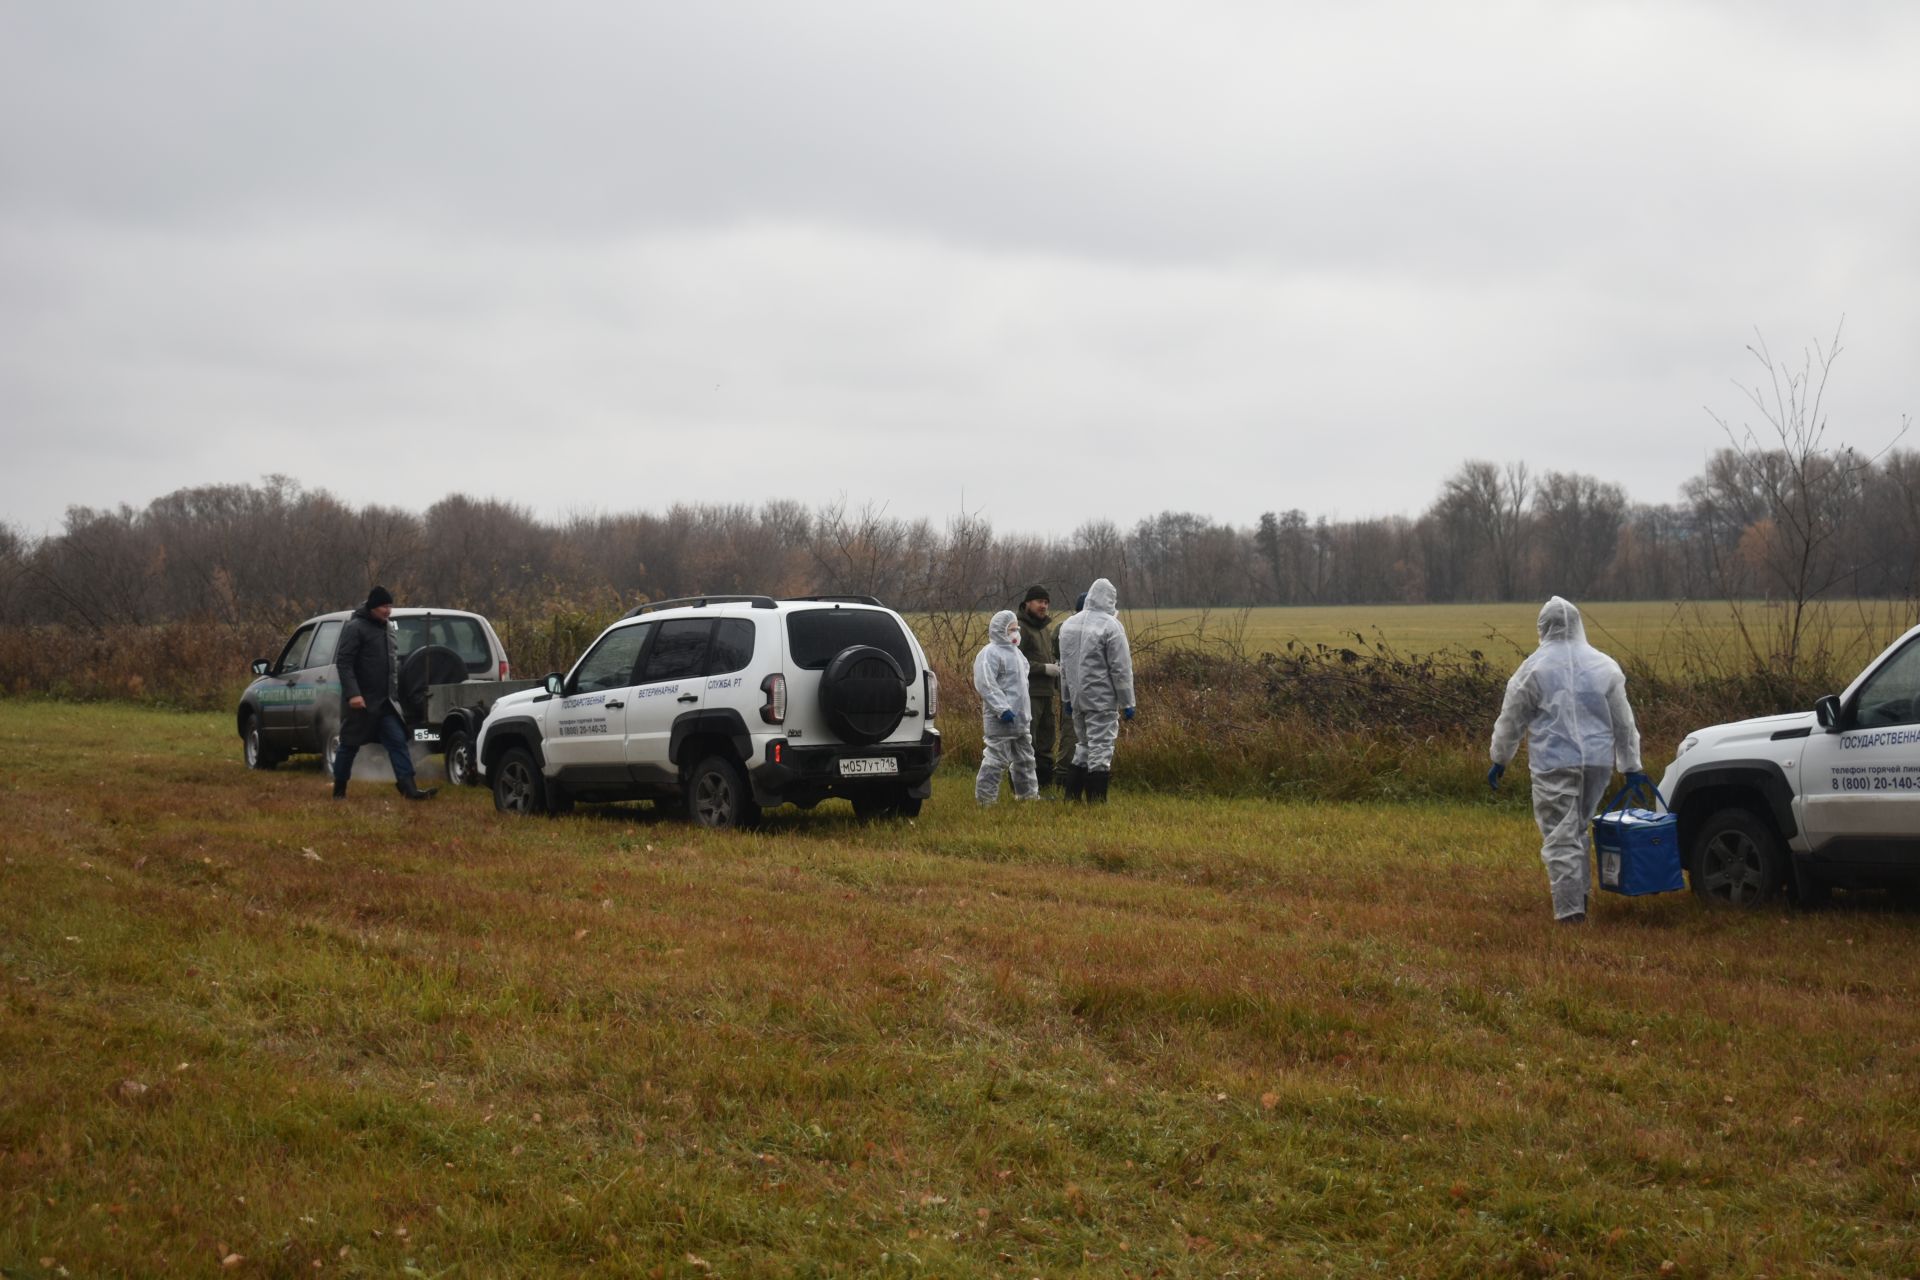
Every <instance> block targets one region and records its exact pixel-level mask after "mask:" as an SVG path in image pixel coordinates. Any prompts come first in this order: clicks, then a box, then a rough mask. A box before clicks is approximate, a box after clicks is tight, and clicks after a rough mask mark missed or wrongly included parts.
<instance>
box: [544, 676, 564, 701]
mask: <svg viewBox="0 0 1920 1280" xmlns="http://www.w3.org/2000/svg"><path fill="white" fill-rule="evenodd" d="M566 684H567V678H566V677H565V676H563V675H561V674H560V673H559V672H558V671H549V672H547V692H548V693H551V694H554V695H556V696H557V695H558V694H559V692H560V691H561V690H562V689H564V688H565V687H566Z"/></svg>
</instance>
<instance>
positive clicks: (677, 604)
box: [620, 596, 780, 618]
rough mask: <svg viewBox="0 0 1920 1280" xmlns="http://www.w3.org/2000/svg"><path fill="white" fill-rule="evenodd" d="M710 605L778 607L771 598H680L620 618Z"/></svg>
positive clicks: (649, 604) (638, 608)
mask: <svg viewBox="0 0 1920 1280" xmlns="http://www.w3.org/2000/svg"><path fill="white" fill-rule="evenodd" d="M710 604H750V605H752V606H753V607H754V608H756V609H778V608H779V607H780V606H779V604H778V603H776V602H775V601H774V598H773V597H772V596H681V597H679V598H678V599H675V600H649V601H647V602H646V603H645V604H637V605H635V606H633V608H631V609H629V610H627V611H626V612H625V613H623V614H621V615H620V616H621V617H622V618H637V617H639V616H640V615H641V614H643V613H652V612H654V611H655V610H657V609H680V608H690V609H704V608H706V607H707V606H708V605H710Z"/></svg>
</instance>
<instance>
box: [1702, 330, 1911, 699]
mask: <svg viewBox="0 0 1920 1280" xmlns="http://www.w3.org/2000/svg"><path fill="white" fill-rule="evenodd" d="M1842 328H1844V321H1843V322H1842V325H1841V326H1839V327H1836V328H1835V329H1834V334H1833V340H1832V341H1831V342H1830V343H1828V344H1827V346H1826V347H1825V348H1822V347H1821V346H1820V344H1819V343H1818V342H1815V343H1814V344H1813V345H1812V346H1811V347H1809V348H1807V349H1806V350H1805V351H1804V352H1803V353H1802V359H1801V362H1800V366H1799V368H1797V369H1795V368H1791V367H1788V366H1786V365H1784V364H1783V363H1781V362H1779V361H1776V360H1775V359H1774V357H1773V353H1772V352H1771V351H1770V350H1768V348H1767V344H1766V340H1765V338H1763V337H1760V336H1759V335H1758V334H1757V333H1756V335H1755V342H1754V344H1752V345H1750V346H1748V348H1747V350H1748V352H1749V353H1751V354H1752V356H1753V358H1754V360H1755V361H1757V362H1758V363H1759V365H1760V370H1761V373H1760V377H1759V378H1757V379H1756V380H1755V382H1754V384H1753V385H1752V386H1744V385H1742V384H1738V383H1736V384H1735V385H1737V386H1740V387H1741V390H1742V391H1743V392H1744V393H1745V395H1746V398H1747V400H1748V401H1749V402H1750V403H1751V404H1752V406H1753V408H1754V410H1755V411H1756V412H1758V414H1759V415H1760V420H1761V425H1760V426H1757V427H1756V426H1754V425H1752V424H1749V423H1747V422H1745V421H1743V422H1741V424H1740V425H1739V427H1738V428H1737V429H1736V427H1735V426H1734V425H1733V423H1732V422H1731V421H1730V420H1729V419H1727V418H1725V417H1723V416H1721V415H1720V414H1717V413H1715V412H1714V411H1713V410H1712V409H1711V408H1709V409H1708V410H1707V413H1708V415H1709V416H1710V417H1712V419H1713V420H1714V422H1715V423H1716V424H1718V426H1719V427H1720V429H1721V431H1722V432H1724V433H1725V435H1726V437H1727V441H1728V444H1729V446H1730V447H1729V448H1728V449H1726V450H1724V451H1722V453H1721V454H1720V455H1719V456H1718V457H1717V458H1716V459H1715V462H1714V465H1713V466H1712V467H1710V469H1709V481H1708V484H1707V485H1706V486H1705V488H1704V489H1703V490H1701V492H1702V493H1704V494H1705V495H1706V496H1708V497H1709V498H1711V499H1714V500H1717V501H1718V504H1719V505H1718V506H1717V507H1716V508H1715V513H1716V515H1718V516H1719V517H1720V518H1721V520H1722V523H1723V524H1724V523H1725V522H1726V517H1727V516H1736V517H1737V518H1739V519H1740V520H1742V521H1743V523H1744V528H1743V530H1742V532H1741V535H1740V541H1739V543H1738V556H1737V559H1733V560H1730V559H1722V560H1721V561H1720V562H1719V568H1720V572H1721V584H1722V586H1723V588H1724V591H1725V594H1726V595H1727V596H1728V598H1729V599H1732V600H1733V601H1734V617H1735V623H1736V626H1737V629H1738V631H1739V634H1740V636H1741V639H1742V642H1743V643H1744V644H1745V646H1746V648H1747V652H1748V655H1749V657H1751V658H1752V659H1753V661H1754V663H1755V665H1756V667H1757V668H1759V669H1762V670H1769V671H1773V672H1776V673H1777V674H1779V675H1780V676H1782V677H1784V678H1788V679H1790V678H1791V677H1792V676H1793V675H1794V674H1795V672H1796V671H1797V670H1798V669H1799V668H1800V665H1801V662H1802V659H1803V657H1805V656H1806V650H1807V646H1808V642H1809V638H1810V627H1811V626H1812V624H1813V623H1814V621H1815V618H1814V615H1813V605H1814V602H1815V601H1817V600H1818V599H1820V597H1821V596H1823V595H1825V594H1826V593H1827V592H1828V591H1829V590H1830V589H1832V588H1833V587H1834V586H1835V585H1837V584H1838V583H1840V582H1842V581H1843V580H1845V579H1846V578H1847V576H1848V573H1849V570H1850V568H1851V566H1849V565H1847V564H1846V563H1845V562H1844V561H1843V560H1842V559H1841V558H1840V557H1837V556H1836V555H1835V554H1834V547H1835V541H1836V538H1837V536H1838V534H1839V533H1840V530H1841V528H1842V527H1843V525H1844V524H1845V522H1846V521H1847V520H1849V519H1850V518H1851V517H1852V516H1853V515H1854V514H1855V513H1856V512H1857V511H1858V510H1859V508H1860V496H1861V493H1862V490H1863V488H1864V485H1865V481H1866V477H1867V476H1868V475H1869V474H1870V473H1871V471H1872V469H1873V466H1874V462H1875V457H1868V456H1866V455H1863V454H1861V453H1860V452H1858V451H1856V450H1854V449H1852V448H1850V447H1847V446H1845V445H1841V446H1837V447H1835V446H1830V445H1829V444H1828V442H1827V428H1828V423H1827V416H1826V409H1825V401H1826V392H1827V383H1828V381H1829V379H1830V378H1831V376H1832V373H1833V365H1834V361H1836V360H1837V359H1839V357H1840V351H1841V346H1840V336H1841V329H1842ZM1909 424H1910V423H1909V420H1908V419H1905V418H1903V419H1902V420H1901V423H1900V427H1899V430H1898V431H1896V432H1895V433H1894V436H1893V439H1892V440H1890V441H1888V442H1887V444H1886V445H1885V446H1884V447H1883V448H1882V449H1881V450H1880V452H1881V453H1885V452H1886V451H1887V450H1888V449H1891V448H1892V447H1893V444H1894V443H1895V442H1897V441H1898V440H1899V439H1900V437H1901V436H1902V435H1904V434H1906V431H1907V427H1908V426H1909ZM1876 457H1877V455H1876ZM1740 569H1747V570H1750V571H1752V574H1753V575H1754V576H1753V579H1752V580H1754V581H1757V583H1758V585H1760V586H1761V587H1762V588H1763V589H1764V590H1765V591H1766V592H1767V593H1768V594H1769V595H1770V596H1771V597H1773V598H1774V599H1775V600H1776V601H1778V603H1779V606H1780V608H1779V612H1778V614H1777V617H1776V619H1775V620H1774V621H1773V622H1772V624H1771V625H1768V624H1766V623H1765V622H1763V621H1761V619H1760V618H1759V617H1756V615H1755V613H1754V611H1753V610H1752V609H1750V608H1748V607H1747V606H1746V605H1745V604H1744V603H1743V602H1741V601H1740V600H1739V598H1738V597H1739V596H1740V595H1741V594H1742V593H1741V591H1740V590H1739V588H1740V587H1741V586H1742V585H1744V584H1743V581H1742V579H1741V577H1740V576H1739V570H1740Z"/></svg>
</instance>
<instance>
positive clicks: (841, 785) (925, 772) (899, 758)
mask: <svg viewBox="0 0 1920 1280" xmlns="http://www.w3.org/2000/svg"><path fill="white" fill-rule="evenodd" d="M886 759H891V760H893V761H894V762H895V765H896V768H897V770H898V772H895V773H878V774H876V773H863V774H845V773H842V772H841V771H840V762H841V761H842V760H886ZM939 766H940V731H939V730H938V729H928V730H926V731H925V732H923V733H922V734H921V735H920V741H918V742H884V743H876V744H874V745H873V746H870V747H852V746H834V747H802V746H795V745H794V744H793V743H791V742H789V741H787V740H786V739H785V738H775V739H773V740H771V741H769V742H768V743H767V744H766V745H765V747H764V748H762V750H761V753H760V758H759V760H758V761H756V762H755V763H754V765H753V766H752V767H751V768H750V769H748V770H747V776H748V780H749V781H750V782H751V783H752V784H753V800H754V803H755V804H759V805H764V806H773V805H778V804H787V803H793V804H806V803H809V802H812V801H819V800H824V799H826V798H827V797H829V796H844V797H852V796H860V795H871V794H873V793H874V792H876V791H894V790H897V789H898V788H900V787H903V786H904V787H905V788H906V793H907V794H908V795H910V796H913V797H916V798H918V799H922V800H924V799H926V798H927V797H928V796H930V795H932V794H933V771H934V770H935V769H937V768H939Z"/></svg>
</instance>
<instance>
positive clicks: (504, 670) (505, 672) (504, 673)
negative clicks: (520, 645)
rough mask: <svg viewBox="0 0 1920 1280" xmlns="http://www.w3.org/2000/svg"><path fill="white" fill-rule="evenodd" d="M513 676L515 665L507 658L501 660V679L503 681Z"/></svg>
mask: <svg viewBox="0 0 1920 1280" xmlns="http://www.w3.org/2000/svg"><path fill="white" fill-rule="evenodd" d="M512 674H513V664H512V663H510V662H508V661H507V660H506V659H505V658H502V659H500V678H501V679H502V680H505V679H507V678H508V677H509V676H511V675H512Z"/></svg>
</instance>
